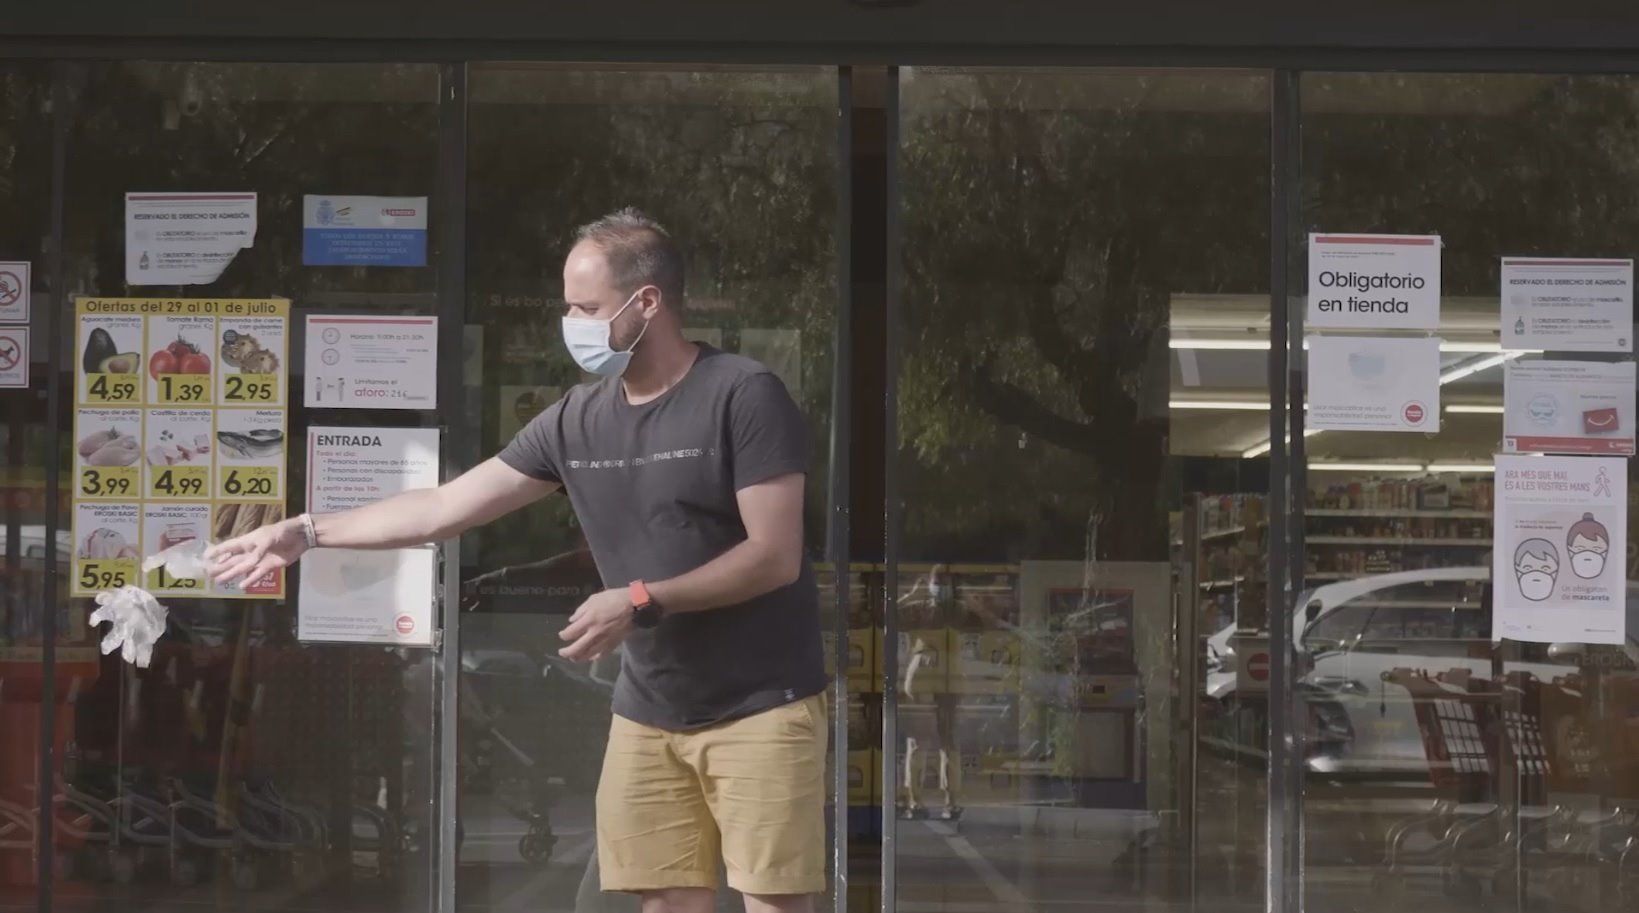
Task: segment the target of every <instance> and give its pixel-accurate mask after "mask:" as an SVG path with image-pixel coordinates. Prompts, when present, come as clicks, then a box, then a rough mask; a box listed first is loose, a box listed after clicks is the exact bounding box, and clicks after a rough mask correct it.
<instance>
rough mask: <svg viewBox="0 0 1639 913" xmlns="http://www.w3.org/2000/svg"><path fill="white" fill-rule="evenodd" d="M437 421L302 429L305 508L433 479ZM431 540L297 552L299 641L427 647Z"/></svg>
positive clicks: (343, 504)
mask: <svg viewBox="0 0 1639 913" xmlns="http://www.w3.org/2000/svg"><path fill="white" fill-rule="evenodd" d="M438 442H439V432H438V429H436V428H326V427H312V428H309V429H308V430H307V509H308V510H310V511H312V512H314V513H332V512H335V511H342V510H350V509H352V508H355V507H363V506H365V505H367V504H374V503H375V502H377V501H380V500H381V499H383V498H387V497H391V496H392V495H395V494H398V493H399V492H403V491H410V490H412V489H417V488H434V487H436V486H437V485H438V482H439V478H438V472H439V470H438ZM437 572H438V550H437V549H436V548H435V547H431V546H428V547H422V548H401V549H392V550H389V551H355V550H352V549H332V548H323V549H317V550H315V551H312V552H309V553H308V554H307V555H306V556H304V557H303V558H302V563H301V570H300V573H299V574H298V575H297V576H298V584H297V585H298V587H299V588H300V593H301V598H300V599H299V600H298V602H297V605H298V607H299V616H298V618H297V621H296V637H297V639H298V640H302V641H327V642H332V643H369V644H390V645H394V646H422V647H424V646H430V645H431V644H432V633H433V596H434V590H435V589H436V586H437V576H438V573H437Z"/></svg>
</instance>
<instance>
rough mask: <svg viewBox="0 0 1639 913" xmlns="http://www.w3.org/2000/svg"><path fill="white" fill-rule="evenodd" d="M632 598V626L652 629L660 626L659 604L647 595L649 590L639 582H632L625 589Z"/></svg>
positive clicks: (660, 612) (660, 613)
mask: <svg viewBox="0 0 1639 913" xmlns="http://www.w3.org/2000/svg"><path fill="white" fill-rule="evenodd" d="M627 589H628V590H629V591H630V593H631V596H632V626H633V627H637V628H644V629H648V628H652V627H654V626H656V625H658V624H660V616H661V615H662V614H663V613H662V611H661V608H660V603H658V602H655V601H654V597H653V596H650V595H649V588H648V586H646V585H645V584H644V583H643V581H641V580H634V581H632V585H631V586H630V587H628V588H627Z"/></svg>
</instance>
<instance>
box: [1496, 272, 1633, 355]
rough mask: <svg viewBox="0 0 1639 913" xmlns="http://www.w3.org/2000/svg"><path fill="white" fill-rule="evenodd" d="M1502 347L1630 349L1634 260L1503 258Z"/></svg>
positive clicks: (1572, 349)
mask: <svg viewBox="0 0 1639 913" xmlns="http://www.w3.org/2000/svg"><path fill="white" fill-rule="evenodd" d="M1501 272H1502V289H1501V298H1502V304H1501V313H1502V347H1503V348H1504V349H1541V350H1546V351H1559V352H1632V351H1633V261H1632V260H1575V259H1567V258H1558V259H1545V258H1541V257H1503V258H1502V270H1501Z"/></svg>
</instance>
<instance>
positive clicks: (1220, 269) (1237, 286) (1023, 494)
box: [900, 74, 1267, 559]
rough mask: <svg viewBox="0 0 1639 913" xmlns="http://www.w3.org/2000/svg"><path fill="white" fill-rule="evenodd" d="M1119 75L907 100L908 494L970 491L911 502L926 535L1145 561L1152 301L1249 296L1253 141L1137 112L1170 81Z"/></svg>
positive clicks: (1187, 117)
mask: <svg viewBox="0 0 1639 913" xmlns="http://www.w3.org/2000/svg"><path fill="white" fill-rule="evenodd" d="M1120 78H1121V79H1123V80H1127V84H1126V85H1124V87H1123V88H1124V91H1122V92H1120V93H1119V94H1113V93H1112V94H1111V97H1108V98H1104V99H1095V98H1093V97H1092V96H1091V94H1090V90H1097V89H1099V88H1100V84H1099V83H1096V82H1094V81H1090V80H1087V79H1086V78H1085V77H1052V76H1040V75H1034V76H1019V75H1013V74H995V75H984V76H972V75H967V76H948V75H932V76H930V75H926V74H922V75H918V76H917V77H916V81H913V83H912V85H911V86H909V87H908V88H907V102H906V109H907V111H908V112H909V114H908V120H907V125H906V128H905V131H904V146H903V149H902V153H901V155H902V158H901V161H902V172H903V174H904V176H905V245H904V250H905V264H906V274H907V294H906V301H907V316H908V320H909V322H910V326H911V327H912V330H911V332H910V335H909V340H908V344H907V357H906V364H905V367H904V370H903V374H902V376H901V385H902V389H903V390H904V392H905V397H904V398H903V399H902V400H901V412H900V415H901V428H902V431H903V434H904V440H903V444H904V447H905V448H906V450H907V451H908V454H907V455H908V456H909V457H910V458H912V459H914V460H916V461H917V463H918V464H919V465H918V469H919V470H920V471H919V472H917V473H912V475H913V476H915V475H921V474H924V473H925V474H927V475H929V476H944V474H945V473H944V470H946V469H947V467H951V466H953V465H954V466H956V467H958V468H957V473H958V474H959V475H963V476H966V477H968V478H970V479H972V481H973V485H972V490H971V491H968V492H966V494H965V495H964V497H963V498H962V499H961V501H962V503H961V504H945V505H940V504H938V502H939V501H950V500H951V499H950V498H949V497H944V498H939V497H930V498H926V499H923V500H922V501H920V502H919V506H918V510H917V511H915V512H913V514H912V517H911V523H912V524H913V526H914V525H915V524H917V523H918V522H919V520H920V522H921V523H922V524H924V526H925V535H927V536H933V535H935V534H936V533H942V534H943V535H946V536H948V535H949V534H950V533H951V532H952V531H953V530H957V529H960V530H964V531H966V532H968V533H969V534H972V533H976V532H978V531H979V530H981V529H984V528H985V527H989V528H990V529H991V530H992V531H994V529H995V527H996V526H997V525H998V524H999V525H1000V526H1002V527H1003V528H1004V529H1013V530H1017V531H1018V533H1019V536H1020V538H1024V537H1028V536H1031V535H1032V534H1034V535H1035V536H1036V537H1038V541H1037V542H1036V543H1034V545H1033V547H1032V551H1031V552H1030V554H1032V556H1033V557H1041V556H1046V555H1055V556H1063V557H1078V553H1079V550H1080V548H1081V546H1082V544H1083V539H1084V532H1087V531H1086V530H1084V525H1085V524H1087V522H1088V517H1089V516H1090V515H1091V516H1093V517H1095V518H1096V520H1095V521H1094V526H1095V529H1093V530H1091V532H1093V533H1095V534H1096V536H1097V538H1098V539H1099V540H1101V541H1102V542H1104V543H1105V545H1106V548H1105V550H1104V551H1105V554H1101V555H1100V556H1099V557H1105V558H1111V557H1145V558H1151V559H1153V558H1155V557H1156V556H1158V555H1159V554H1162V553H1163V552H1162V548H1163V543H1164V533H1165V523H1164V521H1165V517H1166V512H1165V508H1164V506H1163V504H1162V500H1161V498H1162V492H1161V485H1160V482H1161V478H1162V472H1163V469H1164V463H1163V460H1162V457H1163V456H1164V454H1165V452H1166V433H1167V427H1166V416H1165V412H1164V406H1162V407H1161V408H1160V409H1157V408H1154V406H1155V403H1154V402H1152V401H1151V399H1150V398H1151V397H1152V396H1158V398H1159V399H1160V400H1161V401H1164V391H1165V380H1164V379H1163V378H1164V375H1159V376H1158V375H1157V373H1156V372H1159V371H1164V370H1165V362H1164V360H1163V359H1162V358H1161V357H1160V356H1161V355H1162V354H1164V333H1163V332H1162V330H1163V327H1164V323H1165V321H1166V320H1167V317H1168V295H1169V294H1170V293H1171V292H1174V291H1185V290H1188V291H1217V290H1222V289H1234V290H1255V289H1257V288H1260V287H1263V280H1262V278H1261V277H1262V274H1263V272H1264V268H1263V263H1264V261H1266V260H1267V257H1266V256H1265V255H1264V251H1265V247H1264V240H1263V237H1264V231H1265V226H1264V225H1263V222H1264V221H1266V220H1264V219H1263V217H1262V216H1263V213H1265V212H1266V211H1267V206H1266V205H1265V204H1264V203H1263V202H1262V200H1263V198H1264V195H1265V193H1266V191H1265V187H1266V184H1265V183H1264V178H1263V173H1264V171H1265V170H1266V169H1265V168H1264V165H1263V162H1264V158H1263V153H1264V149H1265V148H1266V141H1265V137H1264V135H1263V131H1265V130H1266V127H1267V123H1266V121H1265V120H1264V118H1263V117H1262V116H1261V114H1259V113H1257V112H1256V109H1255V108H1254V109H1253V113H1250V114H1239V115H1213V114H1208V113H1197V112H1194V111H1192V110H1191V109H1189V108H1188V107H1186V108H1185V109H1184V110H1182V111H1157V110H1152V109H1149V108H1148V107H1147V106H1146V105H1145V103H1144V100H1145V98H1146V97H1147V95H1148V93H1150V92H1152V91H1155V90H1156V89H1158V88H1161V87H1162V86H1161V84H1162V83H1168V84H1169V85H1170V87H1171V89H1172V90H1173V92H1174V94H1177V91H1178V89H1179V88H1180V86H1181V85H1182V83H1181V82H1180V79H1179V78H1177V77H1172V78H1168V79H1158V80H1154V81H1151V80H1148V79H1142V78H1135V77H1120ZM918 83H922V84H920V85H919V84H918ZM1102 85H1103V88H1105V89H1108V83H1104V84H1102ZM1186 88H1187V87H1186ZM1199 107H1210V106H1208V105H1200V106H1199ZM1203 159H1208V160H1207V161H1205V162H1203V161H1202V160H1203ZM1203 165H1205V166H1206V167H1202V166H1203ZM1035 442H1040V443H1042V444H1045V445H1047V447H1046V448H1039V447H1038V448H1035V449H1031V448H1032V445H1033V444H1034V443H1035ZM1020 451H1025V452H1026V453H1025V454H1021V453H1020ZM1026 468H1028V470H1032V472H1030V474H1029V476H1028V477H1026V475H1025V474H1024V473H1022V472H1021V469H1026ZM939 484H940V485H941V486H943V487H946V488H947V489H948V487H949V485H950V479H949V478H942V479H941V481H940V483H939ZM963 487H964V488H965V487H967V486H963ZM981 492H982V493H983V494H981ZM992 495H994V496H992ZM924 505H925V506H926V507H927V508H928V509H927V510H924V509H923V507H924ZM1049 530H1050V532H1049ZM914 538H916V536H915V535H914V530H913V539H914ZM989 541H992V542H994V541H995V539H994V535H993V533H992V537H991V538H990V540H989Z"/></svg>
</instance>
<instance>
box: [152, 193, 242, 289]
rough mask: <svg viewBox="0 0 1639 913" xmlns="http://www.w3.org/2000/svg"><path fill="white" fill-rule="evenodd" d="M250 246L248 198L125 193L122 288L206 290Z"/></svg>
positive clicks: (233, 195) (234, 195)
mask: <svg viewBox="0 0 1639 913" xmlns="http://www.w3.org/2000/svg"><path fill="white" fill-rule="evenodd" d="M255 242H256V194H254V193H127V194H126V195H125V282H126V284H127V285H207V284H209V283H212V282H215V281H216V280H217V278H218V277H220V276H221V275H222V271H223V270H225V269H227V268H228V264H229V263H232V262H233V258H234V257H236V256H238V255H239V252H240V251H242V250H245V249H246V248H249V247H250V246H252V245H253V244H254V243H255Z"/></svg>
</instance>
